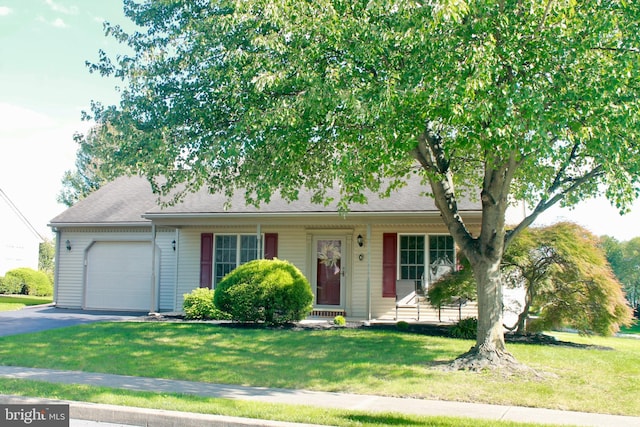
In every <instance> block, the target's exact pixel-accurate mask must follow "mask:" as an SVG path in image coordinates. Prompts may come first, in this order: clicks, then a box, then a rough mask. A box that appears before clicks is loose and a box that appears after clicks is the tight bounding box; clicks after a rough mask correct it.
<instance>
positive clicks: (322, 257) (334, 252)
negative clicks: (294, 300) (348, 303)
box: [315, 238, 344, 306]
mask: <svg viewBox="0 0 640 427" xmlns="http://www.w3.org/2000/svg"><path fill="white" fill-rule="evenodd" d="M343 248H344V244H343V240H342V239H339V238H333V239H321V238H318V239H316V240H315V264H316V265H315V267H316V304H317V305H334V306H338V305H340V304H341V296H342V278H343V277H344V272H343V263H344V257H343Z"/></svg>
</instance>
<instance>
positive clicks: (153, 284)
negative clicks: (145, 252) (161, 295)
mask: <svg viewBox="0 0 640 427" xmlns="http://www.w3.org/2000/svg"><path fill="white" fill-rule="evenodd" d="M157 311H158V304H157V297H156V225H155V224H151V309H150V310H149V313H155V312H157Z"/></svg>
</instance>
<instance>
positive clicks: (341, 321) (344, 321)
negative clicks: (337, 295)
mask: <svg viewBox="0 0 640 427" xmlns="http://www.w3.org/2000/svg"><path fill="white" fill-rule="evenodd" d="M333 324H334V325H337V326H345V325H346V324H347V319H345V318H344V316H336V317H334V318H333Z"/></svg>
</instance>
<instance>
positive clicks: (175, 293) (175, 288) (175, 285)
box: [173, 227, 182, 311]
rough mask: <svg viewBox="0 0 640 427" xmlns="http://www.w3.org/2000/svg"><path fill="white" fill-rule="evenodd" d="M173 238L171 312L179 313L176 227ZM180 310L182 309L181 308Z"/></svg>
mask: <svg viewBox="0 0 640 427" xmlns="http://www.w3.org/2000/svg"><path fill="white" fill-rule="evenodd" d="M173 238H174V239H175V241H176V250H175V253H174V254H173V258H174V264H173V268H174V270H173V311H181V310H178V265H179V264H178V263H179V261H180V229H179V228H177V227H176V230H175V234H174V235H173ZM181 308H182V307H181Z"/></svg>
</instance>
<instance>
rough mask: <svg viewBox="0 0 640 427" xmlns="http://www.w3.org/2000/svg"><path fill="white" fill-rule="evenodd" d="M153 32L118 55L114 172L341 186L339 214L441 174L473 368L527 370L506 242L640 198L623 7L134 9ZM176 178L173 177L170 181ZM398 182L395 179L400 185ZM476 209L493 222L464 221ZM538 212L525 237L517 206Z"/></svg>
mask: <svg viewBox="0 0 640 427" xmlns="http://www.w3.org/2000/svg"><path fill="white" fill-rule="evenodd" d="M125 13H126V15H127V16H128V17H129V18H131V19H132V20H133V22H134V23H135V24H137V25H138V26H139V31H136V32H131V33H127V32H125V31H124V30H123V29H122V28H121V27H119V26H117V25H115V26H108V27H107V32H108V33H109V34H111V35H113V36H115V38H116V39H118V40H119V41H121V42H123V43H125V44H126V45H128V48H127V49H132V50H133V52H134V53H133V54H127V55H120V56H116V57H112V56H109V55H107V54H106V53H104V52H103V53H101V58H100V60H99V61H98V62H97V63H95V64H93V65H92V69H93V70H95V71H98V72H101V73H104V74H107V75H112V74H113V75H116V76H120V77H122V78H123V79H124V80H125V89H124V90H123V91H122V97H121V101H120V103H119V105H117V106H111V107H106V108H101V107H99V106H97V108H95V109H94V111H93V118H94V119H95V120H97V121H98V123H106V122H109V123H111V124H112V125H113V126H114V128H115V129H117V130H118V133H117V134H115V133H114V134H113V138H114V140H115V141H117V144H118V148H117V151H116V152H114V153H113V157H112V160H113V161H114V162H116V163H118V164H119V165H126V166H127V167H129V168H130V169H131V170H135V171H136V172H142V173H144V174H146V175H147V176H148V177H149V178H150V180H151V182H152V184H153V186H154V188H155V189H156V190H157V191H158V192H159V193H162V194H167V193H168V192H169V190H170V189H171V188H174V187H175V186H176V185H177V184H179V183H184V185H182V186H181V187H180V188H182V189H184V191H191V190H194V189H196V188H199V187H202V186H206V187H208V188H210V189H211V190H212V191H227V192H232V191H234V190H235V189H239V188H242V189H244V191H245V192H246V197H247V200H248V201H250V202H255V203H259V202H261V201H264V200H268V199H269V197H270V195H271V194H272V193H273V192H274V191H276V190H279V191H280V192H281V193H282V194H283V195H284V197H286V198H290V199H295V198H296V196H297V194H298V191H299V189H300V188H303V187H305V188H309V189H311V190H312V191H314V193H315V195H316V199H317V200H318V201H320V200H323V199H324V198H325V195H326V192H325V189H327V188H329V187H333V186H335V185H336V184H339V187H340V191H341V192H340V200H339V203H340V206H341V207H343V208H345V209H347V208H348V205H349V204H350V203H351V202H354V201H364V196H363V191H364V190H365V189H371V190H374V191H380V192H385V191H387V190H389V189H393V188H395V187H397V186H398V185H401V184H402V182H403V181H404V180H405V178H406V176H407V175H408V174H410V173H418V174H420V175H421V176H422V177H424V182H425V190H427V191H428V192H429V193H431V195H432V197H434V199H435V201H436V204H437V206H438V208H439V209H440V211H441V213H442V218H443V220H444V222H445V223H446V225H447V227H448V229H449V231H450V233H451V235H452V236H453V238H454V239H455V241H456V243H457V245H458V246H459V247H460V248H461V249H462V251H463V252H464V253H465V255H466V256H467V258H468V259H469V262H470V264H471V266H472V268H473V272H474V276H475V280H476V282H477V283H478V305H479V313H478V315H479V319H478V337H477V342H476V345H475V347H474V349H473V351H472V352H471V353H470V354H468V355H467V356H465V357H468V359H469V360H470V362H472V363H475V362H476V361H481V362H480V365H482V364H483V363H485V362H488V364H489V365H494V366H495V365H505V364H510V363H512V362H515V361H514V360H513V358H512V357H511V355H510V354H509V352H508V351H507V350H506V348H505V344H504V335H503V329H502V312H501V304H502V284H503V280H502V276H501V274H500V264H501V260H502V255H503V253H504V249H505V247H506V246H507V245H508V244H509V243H510V242H511V241H512V239H513V238H514V237H515V236H516V235H517V234H518V233H519V232H520V231H521V230H523V229H524V228H526V227H527V226H529V225H530V224H531V223H532V222H533V221H534V220H535V219H536V217H537V216H538V215H539V214H540V213H541V212H543V211H544V210H546V209H548V208H549V207H550V206H552V205H554V204H556V203H565V204H567V205H571V204H573V203H575V202H576V201H578V200H580V199H583V198H587V197H591V196H596V195H598V194H601V193H604V194H605V195H606V196H607V197H609V198H610V199H611V200H612V202H613V203H615V204H616V205H617V206H619V207H620V208H621V209H623V208H624V207H625V206H626V205H627V204H628V202H629V201H631V200H632V199H633V198H634V197H635V195H636V192H637V182H638V176H639V173H640V147H639V146H638V132H639V130H640V126H639V123H638V122H639V120H638V119H639V115H638V109H639V107H640V101H639V100H640V97H639V96H638V95H639V89H640V88H639V83H638V82H639V77H640V76H639V73H640V55H639V51H638V49H639V47H640V41H639V40H638V38H639V35H638V34H639V33H638V31H637V22H639V21H640V9H639V5H638V3H637V2H632V1H625V0H597V1H596V0H586V1H580V2H576V1H575V0H559V1H557V0H548V1H530V0H525V1H523V0H503V1H495V2H494V1H488V0H469V1H465V0H442V1H430V2H427V1H421V0H416V1H406V0H397V1H394V0H386V1H385V0H366V1H364V0H363V1H359V0H356V1H353V0H314V1H305V0H303V1H299V0H295V1H294V0H275V1H274V0H242V1H240V0H237V1H234V0H189V1H186V0H184V1H180V0H175V1H168V0H167V1H159V0H158V1H153V0H150V1H144V2H140V3H136V2H134V1H133V0H125ZM158 177H163V179H162V180H160V179H157V178H158ZM383 183H384V184H383ZM462 196H475V197H479V199H480V201H481V203H482V210H483V217H482V229H481V231H480V232H479V233H477V234H473V235H472V234H471V233H470V232H469V231H468V229H467V227H466V226H465V223H464V221H463V219H462V217H461V216H460V214H459V212H458V209H457V201H458V200H459V198H460V197H462ZM513 199H521V200H525V201H527V202H528V203H529V204H530V205H531V207H532V210H531V211H530V214H529V215H528V216H526V218H524V219H523V220H522V222H521V223H520V224H519V225H518V226H517V227H516V228H514V229H513V230H511V231H510V232H507V231H506V230H505V210H506V208H507V206H508V204H509V202H510V201H512V200H513Z"/></svg>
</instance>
